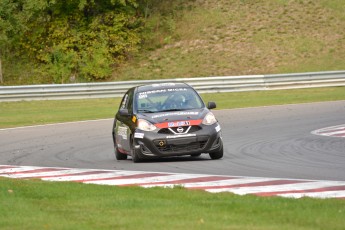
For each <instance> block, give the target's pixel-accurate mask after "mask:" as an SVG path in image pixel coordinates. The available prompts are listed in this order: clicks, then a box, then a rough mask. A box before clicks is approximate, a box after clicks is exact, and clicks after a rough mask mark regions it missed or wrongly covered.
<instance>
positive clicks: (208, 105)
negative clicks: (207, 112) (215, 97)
mask: <svg viewBox="0 0 345 230" xmlns="http://www.w3.org/2000/svg"><path fill="white" fill-rule="evenodd" d="M216 107H217V105H216V103H215V102H213V101H210V102H208V103H207V108H208V109H215V108H216Z"/></svg>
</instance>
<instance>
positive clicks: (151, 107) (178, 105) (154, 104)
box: [135, 88, 204, 113]
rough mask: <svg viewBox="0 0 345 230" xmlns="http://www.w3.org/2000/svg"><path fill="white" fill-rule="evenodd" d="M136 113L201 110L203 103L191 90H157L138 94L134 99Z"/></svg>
mask: <svg viewBox="0 0 345 230" xmlns="http://www.w3.org/2000/svg"><path fill="white" fill-rule="evenodd" d="M135 99H136V100H135V101H136V106H137V109H138V112H142V113H158V112H164V111H180V110H190V109H200V108H203V106H204V103H203V102H202V100H201V99H200V97H199V95H198V94H197V93H196V92H195V91H194V90H193V89H191V88H171V89H157V90H151V91H144V92H139V93H137V94H136V97H135Z"/></svg>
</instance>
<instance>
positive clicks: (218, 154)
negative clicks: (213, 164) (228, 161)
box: [209, 145, 223, 160]
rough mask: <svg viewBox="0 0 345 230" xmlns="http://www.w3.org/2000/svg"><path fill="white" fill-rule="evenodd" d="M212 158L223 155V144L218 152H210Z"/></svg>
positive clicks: (215, 158)
mask: <svg viewBox="0 0 345 230" xmlns="http://www.w3.org/2000/svg"><path fill="white" fill-rule="evenodd" d="M209 154H210V157H211V159H212V160H217V159H220V158H222V157H223V145H222V147H221V148H220V149H219V151H218V152H213V153H209Z"/></svg>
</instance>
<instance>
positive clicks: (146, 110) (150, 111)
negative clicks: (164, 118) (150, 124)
mask: <svg viewBox="0 0 345 230" xmlns="http://www.w3.org/2000/svg"><path fill="white" fill-rule="evenodd" d="M138 112H140V113H155V111H152V110H148V109H139V110H138Z"/></svg>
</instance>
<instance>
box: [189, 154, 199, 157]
mask: <svg viewBox="0 0 345 230" xmlns="http://www.w3.org/2000/svg"><path fill="white" fill-rule="evenodd" d="M190 156H191V157H200V156H201V153H195V154H191V155H190Z"/></svg>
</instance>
